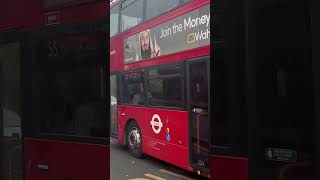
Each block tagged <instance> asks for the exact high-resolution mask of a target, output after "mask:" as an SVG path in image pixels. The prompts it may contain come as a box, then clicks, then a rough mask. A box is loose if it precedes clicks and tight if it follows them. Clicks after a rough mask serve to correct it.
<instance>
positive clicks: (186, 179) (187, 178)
mask: <svg viewBox="0 0 320 180" xmlns="http://www.w3.org/2000/svg"><path fill="white" fill-rule="evenodd" d="M159 171H161V172H163V173H166V174H170V175H172V176H175V177H178V178H181V179H185V180H195V179H192V178H189V177H187V176H183V175H181V174H178V173H175V172H172V171H169V170H166V169H160V170H159Z"/></svg>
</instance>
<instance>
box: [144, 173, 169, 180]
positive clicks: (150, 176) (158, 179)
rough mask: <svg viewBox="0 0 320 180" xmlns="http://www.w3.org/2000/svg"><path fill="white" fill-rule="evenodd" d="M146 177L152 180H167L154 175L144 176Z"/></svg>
mask: <svg viewBox="0 0 320 180" xmlns="http://www.w3.org/2000/svg"><path fill="white" fill-rule="evenodd" d="M144 175H145V176H147V177H149V178H152V179H156V180H166V179H163V178H161V177H159V176H155V175H153V174H144Z"/></svg>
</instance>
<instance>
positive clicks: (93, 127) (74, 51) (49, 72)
mask: <svg viewBox="0 0 320 180" xmlns="http://www.w3.org/2000/svg"><path fill="white" fill-rule="evenodd" d="M42 42H43V44H42V43H40V44H39V45H41V46H42V48H43V49H40V50H42V51H44V50H45V49H46V46H45V45H47V44H49V43H48V42H50V40H48V39H43V41H42ZM53 42H56V43H54V44H55V45H56V46H54V47H57V48H56V49H58V50H59V49H63V51H61V52H60V51H59V52H60V53H57V54H56V55H55V56H50V53H49V54H48V55H47V57H46V58H39V59H38V61H39V62H37V63H39V71H40V72H39V75H38V79H39V86H40V87H39V88H40V92H39V96H40V97H39V99H40V122H41V123H40V125H41V127H40V131H41V133H45V134H60V135H71V136H74V137H77V136H86V137H103V138H105V137H107V136H108V132H107V131H108V129H107V121H106V119H108V118H109V117H108V115H109V114H108V113H109V108H108V107H109V104H108V102H107V101H106V97H105V96H104V94H103V92H104V89H103V88H105V87H104V82H105V81H104V80H103V79H101V78H102V77H103V76H102V74H103V73H102V71H101V70H102V69H101V67H102V64H101V62H100V60H101V49H102V48H103V46H102V45H98V43H99V41H96V40H95V39H93V38H91V36H90V35H88V36H86V35H82V36H63V37H61V39H57V41H53ZM83 45H85V46H83ZM79 46H83V47H86V48H79ZM59 47H63V48H59ZM49 52H50V51H49ZM92 60H95V61H92ZM37 86H38V85H37ZM37 88H38V87H37Z"/></svg>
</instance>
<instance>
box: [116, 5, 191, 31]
mask: <svg viewBox="0 0 320 180" xmlns="http://www.w3.org/2000/svg"><path fill="white" fill-rule="evenodd" d="M125 1H127V0H123V1H120V2H119V3H118V4H115V5H114V6H113V7H112V8H114V7H116V6H117V5H119V18H118V33H117V34H115V35H113V36H116V35H118V34H121V33H125V32H128V31H130V30H131V29H132V28H135V27H136V26H138V25H141V24H143V23H147V22H149V21H152V20H154V19H156V18H158V17H160V16H163V15H164V14H166V13H168V12H170V11H174V10H176V9H178V8H180V7H182V6H184V5H186V4H189V3H191V2H192V0H190V1H189V2H183V0H179V5H178V6H177V7H175V8H173V9H171V10H170V11H166V12H164V13H161V14H159V15H157V16H155V17H153V18H151V19H148V20H147V15H146V13H147V10H146V8H147V0H142V1H143V18H142V22H141V23H140V24H138V25H136V26H133V27H130V28H128V29H126V30H124V31H122V30H121V28H122V27H121V21H122V11H121V10H122V4H123V3H124V2H125ZM131 4H133V2H132V3H130V4H129V5H127V6H126V7H128V6H130V5H131ZM113 36H111V37H113Z"/></svg>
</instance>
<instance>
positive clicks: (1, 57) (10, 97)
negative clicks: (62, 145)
mask: <svg viewBox="0 0 320 180" xmlns="http://www.w3.org/2000/svg"><path fill="white" fill-rule="evenodd" d="M20 62H21V60H20V44H19V43H9V44H0V179H16V180H22V179H23V176H22V166H21V164H22V162H21V160H22V156H21V154H22V140H21V121H22V101H21V90H22V89H21V74H20V72H21V66H20V65H21V64H20Z"/></svg>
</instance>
